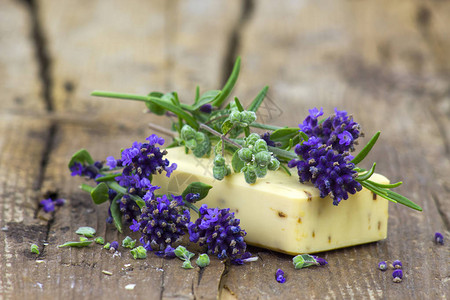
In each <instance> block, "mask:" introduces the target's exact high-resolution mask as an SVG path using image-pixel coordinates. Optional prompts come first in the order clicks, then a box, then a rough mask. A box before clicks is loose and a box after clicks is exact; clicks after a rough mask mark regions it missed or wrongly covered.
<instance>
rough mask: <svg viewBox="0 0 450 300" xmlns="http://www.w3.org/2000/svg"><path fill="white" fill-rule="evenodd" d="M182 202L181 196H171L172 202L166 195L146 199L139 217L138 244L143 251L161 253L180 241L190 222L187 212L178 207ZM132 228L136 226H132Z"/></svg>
mask: <svg viewBox="0 0 450 300" xmlns="http://www.w3.org/2000/svg"><path fill="white" fill-rule="evenodd" d="M182 202H183V198H182V197H181V196H172V200H170V199H169V198H168V197H167V196H166V195H163V196H162V197H159V198H156V199H155V198H154V197H152V198H147V199H146V201H145V206H144V207H143V208H142V214H141V215H140V217H139V230H140V231H141V233H142V236H141V238H140V242H141V243H142V244H143V245H144V247H145V249H147V250H148V251H152V250H156V251H163V250H164V249H166V248H167V246H170V245H171V244H172V243H176V242H179V241H180V240H181V237H182V236H183V235H184V234H185V232H184V231H185V229H186V227H187V224H188V223H189V220H190V214H189V211H188V210H184V209H183V208H182V207H181V206H180V205H181V204H182ZM133 228H137V225H136V224H133Z"/></svg>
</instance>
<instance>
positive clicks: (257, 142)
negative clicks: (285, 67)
mask: <svg viewBox="0 0 450 300" xmlns="http://www.w3.org/2000/svg"><path fill="white" fill-rule="evenodd" d="M240 62H241V60H240V58H238V59H237V60H236V63H235V65H234V68H233V70H232V72H231V75H230V77H229V79H228V80H227V82H226V84H225V85H224V87H223V88H222V89H221V90H210V91H206V92H204V93H203V94H201V93H200V88H199V87H197V88H196V91H195V96H194V102H193V104H191V105H189V104H186V103H182V102H181V101H180V100H179V98H178V94H177V93H175V92H171V93H161V92H151V93H149V94H148V95H134V94H123V93H114V92H107V91H94V92H92V95H93V96H98V97H107V98H115V99H124V100H134V101H142V102H144V103H145V105H146V106H147V108H148V109H149V111H150V112H152V113H155V114H157V115H168V116H171V115H174V116H176V117H177V118H176V120H175V121H173V124H172V130H173V131H175V132H177V133H178V135H177V136H175V137H174V141H173V143H172V144H171V147H176V146H184V147H185V149H186V153H189V152H190V151H191V152H192V153H193V154H194V155H195V156H197V157H208V156H210V155H213V156H214V167H213V174H214V177H215V178H216V179H218V180H222V179H223V178H224V177H225V176H228V175H230V174H231V173H232V171H231V170H233V171H234V172H235V173H239V172H243V173H244V175H245V180H246V181H247V182H248V183H249V184H252V183H255V182H256V180H257V178H261V177H264V176H265V175H266V173H267V171H268V170H269V171H274V170H277V169H278V168H279V167H281V168H282V169H283V170H285V171H286V172H287V173H288V174H290V172H289V170H288V168H295V167H296V168H297V171H298V174H299V180H300V182H306V181H311V182H312V183H313V184H315V186H316V187H317V188H318V189H319V190H320V194H321V197H325V196H331V198H332V199H333V203H334V204H335V205H338V204H339V202H340V201H341V200H345V199H347V198H348V193H355V192H356V191H358V190H360V189H361V188H362V187H365V188H367V189H368V190H370V191H372V192H373V193H375V194H377V195H379V196H381V197H383V198H385V199H387V200H389V201H392V202H394V203H400V204H403V205H405V206H407V207H410V208H412V209H415V210H419V211H421V210H422V208H421V207H420V206H418V205H417V204H415V203H414V202H412V201H411V200H409V199H408V198H406V197H404V196H402V195H400V194H398V193H395V192H393V191H392V190H391V189H393V188H395V187H398V186H399V185H401V184H402V182H398V183H394V184H380V183H377V182H374V181H372V180H370V178H371V176H372V174H373V172H374V171H375V166H376V164H375V163H374V164H373V165H372V167H371V168H370V169H369V170H368V171H366V170H365V169H363V168H360V167H359V166H358V164H359V163H361V162H362V161H363V159H364V158H365V157H366V156H367V154H368V153H369V152H370V151H371V149H372V148H373V146H374V145H375V143H376V141H377V140H378V138H379V136H380V132H377V133H376V134H375V135H374V136H373V137H372V138H371V140H370V141H369V142H368V143H367V145H366V146H365V147H364V148H363V149H362V150H361V151H360V152H359V154H357V155H356V156H355V157H352V156H351V155H350V154H349V153H350V152H351V151H353V150H354V145H355V144H356V143H357V141H356V140H357V139H358V137H359V136H361V135H362V133H361V130H360V127H359V124H358V123H356V122H354V121H353V118H352V117H350V116H348V115H347V112H345V111H338V110H336V111H335V115H332V116H330V117H328V118H326V119H321V120H319V117H320V116H322V115H323V111H322V109H320V110H319V109H317V108H314V109H312V110H310V115H309V116H307V117H306V119H305V120H304V121H303V123H302V124H299V128H293V127H278V126H272V125H267V124H261V123H258V122H256V119H257V118H256V112H257V111H258V109H259V108H260V106H261V104H262V103H263V101H264V99H265V98H266V94H267V91H268V87H267V86H265V87H264V88H263V89H262V90H261V91H260V92H259V93H258V95H257V96H256V97H255V98H254V99H253V101H252V102H251V103H250V105H249V106H248V107H247V108H246V109H244V107H243V105H242V104H241V102H240V100H239V99H238V98H237V97H236V98H234V101H230V102H227V100H228V98H229V96H230V94H231V91H232V89H233V87H234V85H235V83H236V81H237V78H238V75H239V70H240ZM252 128H258V129H264V130H267V131H268V133H267V134H265V135H264V136H260V135H259V134H257V133H252V132H251V129H252ZM211 153H212V154H211ZM318 153H320V155H319V154H318ZM227 155H230V156H231V157H232V159H231V167H230V166H229V165H228V164H227V162H226V159H225V157H226V156H227ZM77 159H78V160H85V161H88V160H90V163H93V161H92V159H91V158H89V157H88V156H86V153H85V152H81V153H79V155H78V157H77ZM319 160H320V161H319ZM103 175H105V174H103ZM106 176H110V177H107V179H106V178H104V179H100V181H101V182H103V181H104V180H109V179H110V178H111V179H113V178H114V177H115V176H118V175H117V174H111V175H106ZM106 182H112V181H106ZM106 186H107V187H109V188H112V189H113V190H115V191H116V192H117V193H118V194H120V195H125V194H126V193H125V192H124V191H123V190H121V189H120V188H119V187H118V186H114V185H112V184H110V183H106ZM83 189H85V190H87V191H89V192H90V193H91V195H92V196H93V199H94V198H95V199H96V200H94V202H95V201H97V202H99V201H100V202H101V201H103V202H104V201H106V200H105V199H106V193H105V191H106V189H105V185H101V184H99V185H98V186H97V187H96V188H94V189H93V190H91V189H90V188H87V187H83ZM130 197H131V198H132V199H133V200H134V201H135V202H136V204H137V205H138V206H139V207H140V208H142V207H143V204H144V203H145V201H143V200H142V198H140V197H139V196H136V195H130ZM114 211H116V210H115V209H114ZM111 212H113V209H111ZM113 217H114V216H113ZM114 220H116V218H114ZM116 226H117V225H116Z"/></svg>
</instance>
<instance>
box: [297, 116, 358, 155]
mask: <svg viewBox="0 0 450 300" xmlns="http://www.w3.org/2000/svg"><path fill="white" fill-rule="evenodd" d="M322 115H323V109H322V108H320V111H319V110H318V109H317V108H313V109H310V110H309V116H307V117H306V118H305V120H304V121H303V123H302V124H299V127H300V130H301V131H303V132H304V133H306V134H307V135H308V136H310V137H312V136H315V137H317V138H319V139H320V141H321V143H322V144H325V145H327V146H332V147H333V149H334V150H336V151H338V152H339V153H344V152H347V151H354V150H355V147H354V145H356V143H357V142H356V140H357V139H358V137H359V136H361V135H362V133H361V127H360V125H359V124H358V123H356V122H354V121H353V117H351V116H348V115H347V112H346V111H339V110H337V109H335V114H334V115H332V116H330V117H328V118H326V119H325V120H324V121H323V122H319V121H318V118H319V117H320V116H322Z"/></svg>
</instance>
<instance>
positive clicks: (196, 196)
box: [185, 193, 200, 203]
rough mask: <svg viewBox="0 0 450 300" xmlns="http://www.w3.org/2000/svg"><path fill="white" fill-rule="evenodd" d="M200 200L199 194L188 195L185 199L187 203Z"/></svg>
mask: <svg viewBox="0 0 450 300" xmlns="http://www.w3.org/2000/svg"><path fill="white" fill-rule="evenodd" d="M199 198H200V194H199V193H188V194H187V195H186V197H185V200H186V202H189V203H195V201H197V200H198V199H199Z"/></svg>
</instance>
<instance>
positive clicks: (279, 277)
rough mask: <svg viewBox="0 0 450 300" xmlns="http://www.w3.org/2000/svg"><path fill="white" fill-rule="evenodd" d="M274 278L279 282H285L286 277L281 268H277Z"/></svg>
mask: <svg viewBox="0 0 450 300" xmlns="http://www.w3.org/2000/svg"><path fill="white" fill-rule="evenodd" d="M275 279H276V280H277V281H278V282H279V283H285V282H286V278H285V277H284V272H283V270H281V269H278V270H277V271H276V272H275Z"/></svg>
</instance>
